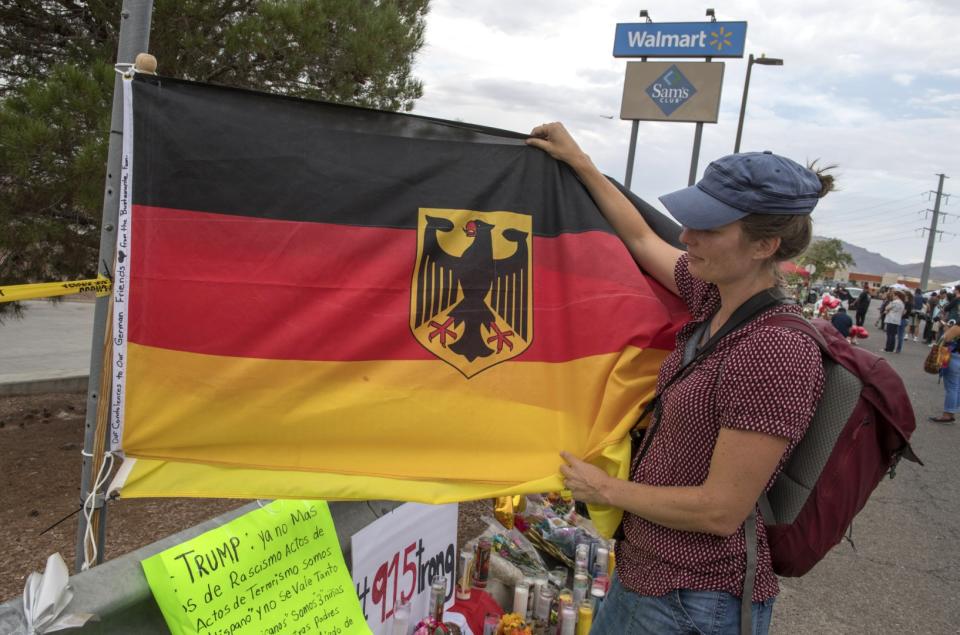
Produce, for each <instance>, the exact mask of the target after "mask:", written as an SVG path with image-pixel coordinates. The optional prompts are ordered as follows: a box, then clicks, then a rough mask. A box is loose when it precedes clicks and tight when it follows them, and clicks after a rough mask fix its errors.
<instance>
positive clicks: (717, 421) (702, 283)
mask: <svg viewBox="0 0 960 635" xmlns="http://www.w3.org/2000/svg"><path fill="white" fill-rule="evenodd" d="M527 143H528V144H529V145H532V146H534V147H537V148H540V149H542V150H544V151H545V152H547V153H548V154H550V155H551V156H553V157H554V158H556V159H558V160H561V161H564V162H566V163H567V164H568V165H569V166H570V167H571V168H572V169H573V170H574V172H576V174H577V176H578V177H579V178H580V180H581V181H582V182H583V183H584V185H585V186H586V187H587V189H588V190H589V191H590V194H591V195H592V197H593V199H594V200H595V201H596V202H597V205H598V207H599V208H600V209H601V211H602V212H603V214H604V216H605V217H606V219H607V220H608V221H609V222H610V224H611V225H612V226H613V228H614V229H615V230H616V231H617V233H618V234H619V236H620V238H621V239H622V240H623V242H624V243H625V244H626V246H627V248H628V249H629V250H630V252H631V254H632V255H633V257H634V258H635V259H636V261H637V263H638V264H639V266H640V267H641V268H642V269H644V270H645V271H646V272H647V273H648V274H650V275H651V276H653V277H654V278H655V279H656V280H657V281H658V282H660V283H661V284H662V285H664V286H665V287H666V288H668V289H670V290H671V291H672V292H673V293H675V294H677V295H679V296H680V297H681V298H682V299H683V300H684V301H685V302H686V304H687V308H688V310H689V313H690V316H691V320H690V322H689V323H688V324H686V325H685V326H683V328H681V329H680V331H679V332H678V334H677V339H676V349H675V350H674V351H673V352H672V353H671V354H670V355H669V356H668V357H667V358H666V360H665V361H664V363H663V366H662V367H661V370H660V375H659V378H658V382H657V393H658V399H659V407H658V408H657V410H655V411H654V416H655V417H657V418H658V419H659V421H658V423H657V424H656V425H657V427H656V430H655V432H654V433H651V434H648V435H647V436H649V437H650V438H645V439H644V441H643V443H642V444H641V446H640V447H641V450H640V452H639V453H638V455H637V456H635V457H634V465H633V468H632V473H631V479H630V481H622V480H619V479H616V478H613V477H610V476H608V475H607V474H606V473H605V472H604V471H602V470H600V469H599V468H597V467H594V466H592V465H590V464H588V463H586V462H584V461H581V460H579V459H578V458H576V457H574V456H573V455H571V454H569V453H566V452H564V453H563V454H562V457H563V460H564V462H565V464H564V465H562V466H561V467H560V471H561V472H562V474H563V476H564V480H565V483H566V486H567V487H568V488H569V489H570V490H571V491H572V492H573V495H574V498H576V499H577V500H579V501H583V502H587V503H595V504H601V505H611V506H614V507H618V508H621V509H623V510H624V512H625V513H624V520H623V525H622V529H623V537H622V538H621V539H620V541H619V542H618V543H617V549H616V556H617V568H616V571H617V576H616V579H615V580H614V581H613V584H612V587H611V590H610V593H609V594H608V596H607V599H606V600H605V601H604V604H603V607H602V609H601V611H600V612H599V614H598V615H597V617H596V619H595V622H594V626H593V629H594V630H593V631H592V632H594V633H688V632H717V633H736V632H739V630H740V619H741V618H740V616H741V597H742V596H743V595H744V592H743V589H744V582H745V577H746V576H745V571H746V550H747V539H746V533H745V529H746V523H753V524H754V525H755V531H756V535H757V563H758V564H757V571H756V580H755V584H754V586H753V590H752V593H751V594H750V595H751V596H750V597H748V598H747V599H746V601H747V602H751V609H752V610H751V613H752V617H751V620H752V624H751V630H750V632H753V633H765V632H767V629H768V628H769V624H770V617H771V611H772V606H773V601H774V598H775V597H776V595H777V593H778V592H779V586H778V583H777V578H776V576H775V575H774V573H773V569H772V565H771V560H770V551H769V546H768V544H767V541H766V533H765V529H764V523H763V519H762V517H761V515H760V513H759V511H758V510H757V509H756V505H757V499H758V498H759V497H760V495H761V493H763V492H764V491H766V489H767V488H768V487H769V485H770V484H771V483H772V482H773V479H774V477H775V476H776V475H777V474H778V472H779V470H780V469H781V468H782V466H783V463H784V461H785V460H786V458H787V457H788V456H789V455H790V452H791V451H792V450H793V448H794V446H795V445H796V444H797V442H798V441H799V440H800V439H801V438H802V436H803V434H804V432H805V431H806V429H807V426H808V425H809V423H810V420H811V418H812V416H813V413H814V410H815V408H816V405H817V402H818V400H819V398H820V395H821V393H822V389H823V368H822V363H821V357H820V351H819V350H818V348H817V346H816V344H814V343H813V342H812V341H811V340H809V338H807V337H806V336H804V335H802V334H800V333H798V332H795V331H792V330H789V329H785V328H781V327H776V326H765V325H764V319H765V318H766V317H769V316H771V315H774V314H777V313H797V314H799V313H800V309H799V307H797V306H796V305H785V304H782V303H780V302H779V301H778V299H779V297H780V296H779V292H778V282H779V276H778V263H779V262H782V261H784V260H788V259H790V258H792V257H794V256H797V255H799V254H800V253H802V252H803V250H804V249H805V248H806V247H807V245H808V243H809V242H810V237H811V235H812V223H811V220H810V213H811V212H812V211H813V208H814V206H815V205H816V204H817V201H818V199H819V198H820V197H822V196H824V195H825V194H826V193H827V192H829V191H830V190H831V189H832V180H833V179H832V177H830V176H829V175H825V174H822V173H821V172H818V171H815V170H813V169H811V168H807V167H803V166H801V165H799V164H797V163H795V162H793V161H791V160H789V159H786V158H783V157H780V156H777V155H775V154H772V153H769V152H764V153H744V154H736V155H730V156H726V157H723V158H721V159H718V160H717V161H714V162H713V163H711V164H710V165H709V166H708V167H707V169H706V171H705V173H704V176H703V179H702V180H701V181H700V182H699V183H698V184H697V185H696V186H694V187H689V188H686V189H683V190H680V191H678V192H674V193H672V194H668V195H666V196H663V197H661V199H660V200H661V201H662V202H663V204H664V206H666V208H667V209H668V210H669V211H670V213H671V214H673V216H674V217H675V218H676V219H677V220H678V221H680V223H681V225H683V231H682V233H681V234H680V240H681V241H682V242H683V243H684V244H685V245H686V247H687V251H681V250H679V249H677V248H675V247H673V246H671V245H670V244H668V243H667V242H665V241H664V240H662V239H661V238H660V237H659V236H657V235H656V234H655V233H654V232H653V231H652V230H651V228H650V227H649V226H648V225H647V223H646V222H645V221H644V220H643V218H642V217H641V216H640V214H638V213H637V210H636V209H635V208H634V206H633V205H632V204H631V203H630V202H629V201H628V200H627V198H626V197H624V196H623V194H621V192H620V191H619V190H618V189H617V188H616V187H615V186H614V185H613V184H612V183H611V182H610V181H609V180H608V179H607V178H606V177H604V176H603V175H602V174H601V173H600V171H599V170H598V169H597V168H596V167H595V166H594V165H593V162H592V161H591V160H590V158H589V157H588V156H587V155H586V154H585V153H584V152H583V151H582V150H581V149H580V148H579V146H578V145H577V144H576V142H575V141H574V140H573V138H572V137H571V136H570V134H569V133H568V132H567V131H566V129H565V128H564V127H563V125H562V124H559V123H551V124H544V125H541V126H538V127H536V128H534V130H533V132H532V133H531V137H530V139H528V141H527ZM738 309H740V310H739V311H738ZM734 326H736V328H735V329H733V328H732V327H734ZM701 350H702V351H703V353H702V354H699V355H698V351H701ZM685 354H686V355H685ZM694 357H696V358H697V360H696V361H695V362H694V363H693V364H691V367H690V368H688V369H687V372H686V373H685V374H683V375H682V376H681V375H679V374H678V371H679V370H680V369H681V367H682V366H683V365H684V362H685V361H686V360H688V359H690V358H694ZM678 377H679V378H678ZM744 608H746V607H744Z"/></svg>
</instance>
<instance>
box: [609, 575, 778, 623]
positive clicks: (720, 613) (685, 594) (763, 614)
mask: <svg viewBox="0 0 960 635" xmlns="http://www.w3.org/2000/svg"><path fill="white" fill-rule="evenodd" d="M773 600H774V598H770V599H769V600H767V601H765V602H754V603H753V626H752V628H751V630H750V632H751V633H754V635H765V634H766V633H767V631H768V630H769V629H770V617H771V616H772V615H773ZM681 633H682V634H699V633H716V634H717V635H719V634H721V633H730V634H731V635H738V634H739V633H740V598H738V597H736V596H733V595H730V594H729V593H724V592H722V591H689V590H685V589H681V590H678V591H670V592H669V593H667V594H666V595H663V596H660V597H650V596H647V595H638V594H636V593H634V592H633V591H630V590H628V589H625V588H624V587H623V585H621V584H620V580H619V579H618V578H617V577H616V576H614V578H613V584H612V585H610V592H609V593H608V594H607V597H606V599H605V600H604V601H603V606H602V607H601V608H600V612H599V613H597V615H596V616H595V617H594V620H593V628H591V629H590V635H672V634H676V635H680V634H681Z"/></svg>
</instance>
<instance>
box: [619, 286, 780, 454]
mask: <svg viewBox="0 0 960 635" xmlns="http://www.w3.org/2000/svg"><path fill="white" fill-rule="evenodd" d="M785 301H786V298H785V297H784V295H783V293H782V292H781V291H780V288H779V287H770V288H769V289H764V290H763V291H761V292H760V293H757V294H756V295H754V296H752V297H751V298H749V299H748V300H747V301H746V302H744V303H743V304H741V305H740V306H739V307H737V310H736V311H734V312H733V314H732V315H731V316H730V317H729V318H728V319H727V321H726V322H724V323H723V326H721V327H720V328H719V329H718V330H717V332H716V333H714V334H713V335H712V336H711V337H710V339H708V340H707V341H706V343H705V344H704V345H703V346H701V347H699V348H696V346H697V344H698V343H699V342H700V338H701V337H702V336H703V333H704V330H705V329H707V328H709V324H710V319H707V320H706V321H704V322H703V323H702V324H700V325H698V326H697V328H696V329H695V330H694V332H693V333H692V334H691V335H690V339H689V340H688V341H687V348H686V350H685V351H684V356H683V361H681V366H680V369H679V370H677V372H676V373H674V375H673V377H671V378H670V379H669V380H668V381H667V382H666V383H665V384H664V385H663V388H661V389H660V391H659V392H657V394H656V395H654V397H653V399H651V400H650V401H649V403H647V405H646V407H645V408H644V409H643V412H642V413H640V417H639V418H638V419H637V425H636V426H635V427H634V428H633V430H631V432H630V435H631V437H632V439H633V444H634V452H633V454H634V456H635V458H634V460H633V462H632V463H633V466H634V467H635V466H637V465H639V464H640V461H641V460H643V457H644V455H646V453H647V450H649V449H650V444H651V443H652V442H653V435H654V433H656V431H657V428H658V427H659V426H660V412H659V410H660V398H661V397H662V396H663V394H664V393H666V391H667V389H668V388H670V386H672V385H673V384H675V383H676V382H678V381H680V380H681V379H684V378H685V377H687V375H689V374H690V372H691V371H692V370H693V368H694V367H695V366H696V365H697V363H699V362H700V361H702V360H703V359H704V358H706V357H707V356H708V355H709V354H710V353H711V352H712V351H713V349H714V348H716V346H717V344H718V343H719V342H720V340H722V339H723V338H724V337H726V336H727V335H729V334H730V333H732V332H733V331H735V330H736V329H738V328H740V327H741V326H743V325H745V324H747V323H748V322H750V321H751V320H752V319H753V318H755V317H757V316H758V315H760V314H761V313H763V312H764V311H766V310H767V309H769V308H770V307H773V306H776V305H778V304H783V303H784V302H785ZM691 351H693V355H692V356H691V355H690V353H691ZM651 412H652V413H653V419H652V421H651V422H650V426H649V427H648V428H647V430H646V432H645V433H644V431H642V430H641V429H640V428H639V425H640V423H641V422H642V421H643V420H644V419H646V418H647V416H648V415H649V414H650V413H651ZM641 438H643V439H645V440H646V443H644V444H643V447H642V449H640V451H639V453H638V452H637V447H636V446H637V444H638V443H639V441H640V439H641Z"/></svg>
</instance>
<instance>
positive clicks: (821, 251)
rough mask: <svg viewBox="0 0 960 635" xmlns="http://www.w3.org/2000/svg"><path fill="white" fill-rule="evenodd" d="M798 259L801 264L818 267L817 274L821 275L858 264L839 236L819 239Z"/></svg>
mask: <svg viewBox="0 0 960 635" xmlns="http://www.w3.org/2000/svg"><path fill="white" fill-rule="evenodd" d="M797 261H798V262H799V264H801V265H814V266H815V267H816V268H817V270H816V273H815V275H819V276H823V275H825V274H826V273H827V272H828V271H834V272H835V271H837V270H838V269H847V268H849V267H852V266H853V265H855V264H857V263H856V261H855V260H854V259H853V256H851V255H850V254H849V253H847V252H846V251H844V249H843V243H842V242H841V241H840V239H838V238H826V239H823V240H818V241H817V242H815V243H813V244H811V245H810V246H809V247H807V250H806V251H805V252H804V253H803V255H801V256H800V257H799V258H798V259H797Z"/></svg>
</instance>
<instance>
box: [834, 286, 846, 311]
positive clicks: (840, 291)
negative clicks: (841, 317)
mask: <svg viewBox="0 0 960 635" xmlns="http://www.w3.org/2000/svg"><path fill="white" fill-rule="evenodd" d="M833 295H834V297H836V298H837V299H838V300H840V306H842V307H843V308H845V309H848V308H850V292H849V291H847V288H846V287H844V286H843V285H842V284H838V285H837V286H836V287H835V288H834V289H833Z"/></svg>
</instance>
